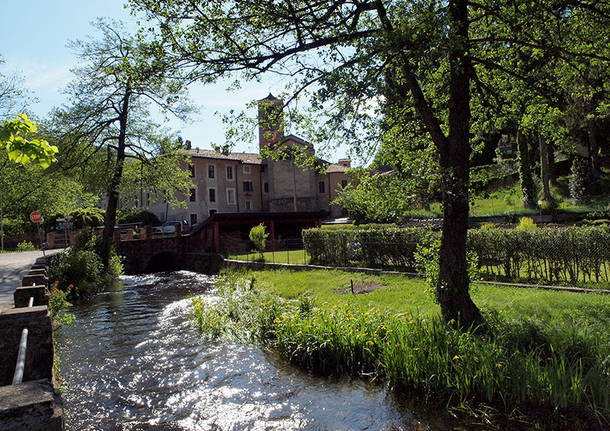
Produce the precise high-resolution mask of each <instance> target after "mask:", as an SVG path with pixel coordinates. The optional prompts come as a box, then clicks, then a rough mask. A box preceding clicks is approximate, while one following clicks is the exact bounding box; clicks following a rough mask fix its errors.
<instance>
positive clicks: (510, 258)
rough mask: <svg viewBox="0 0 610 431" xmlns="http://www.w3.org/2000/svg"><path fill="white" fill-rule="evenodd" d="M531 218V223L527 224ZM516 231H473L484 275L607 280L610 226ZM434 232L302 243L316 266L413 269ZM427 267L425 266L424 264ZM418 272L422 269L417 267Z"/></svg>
mask: <svg viewBox="0 0 610 431" xmlns="http://www.w3.org/2000/svg"><path fill="white" fill-rule="evenodd" d="M528 220H529V221H528ZM520 226H521V228H519V229H504V228H495V229H488V230H487V229H485V230H484V229H471V230H469V231H468V242H467V247H468V251H469V252H470V253H472V258H473V259H474V256H475V255H476V256H477V258H478V262H479V263H478V267H479V268H480V269H481V271H482V272H483V273H486V274H487V276H488V277H492V278H496V277H505V278H508V279H513V280H514V279H528V280H535V281H536V282H538V281H543V282H555V281H561V282H568V283H581V282H596V283H598V282H600V281H605V282H608V281H610V280H609V274H610V271H609V265H610V228H608V227H607V226H591V227H566V228H560V229H558V228H538V227H537V226H536V225H535V224H534V223H533V221H532V220H531V219H526V220H525V221H524V219H522V221H521V222H520ZM439 237H440V235H439V234H438V233H437V232H430V231H429V230H426V229H421V228H408V229H397V228H387V229H368V230H357V229H350V230H340V229H333V230H330V229H308V230H304V231H303V244H304V246H305V250H306V251H307V253H308V254H309V255H310V256H311V262H312V263H314V264H322V265H330V266H367V267H371V268H397V269H401V270H407V271H409V270H414V269H415V268H416V261H415V252H416V250H417V246H418V244H422V243H423V240H424V239H425V238H428V239H429V238H439ZM424 266H425V265H424ZM420 268H423V267H422V266H421V265H420Z"/></svg>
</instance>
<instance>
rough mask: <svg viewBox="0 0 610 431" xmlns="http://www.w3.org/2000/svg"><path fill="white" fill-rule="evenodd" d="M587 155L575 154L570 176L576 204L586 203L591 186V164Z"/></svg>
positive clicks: (571, 189)
mask: <svg viewBox="0 0 610 431" xmlns="http://www.w3.org/2000/svg"><path fill="white" fill-rule="evenodd" d="M589 163H590V162H589V160H588V159H587V158H586V157H581V156H578V155H577V156H575V157H574V160H573V161H572V176H571V177H570V183H569V186H570V196H572V199H573V200H574V204H575V205H579V204H583V203H586V200H587V196H588V195H589V194H590V188H591V182H592V179H591V166H590V164H589Z"/></svg>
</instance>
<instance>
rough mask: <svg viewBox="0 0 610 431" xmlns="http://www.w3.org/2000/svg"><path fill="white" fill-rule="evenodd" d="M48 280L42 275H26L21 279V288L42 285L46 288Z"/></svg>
mask: <svg viewBox="0 0 610 431" xmlns="http://www.w3.org/2000/svg"><path fill="white" fill-rule="evenodd" d="M48 282H49V280H48V279H47V276H46V275H44V274H27V275H25V276H23V278H22V279H21V285H22V286H32V285H34V284H36V285H39V284H40V285H43V286H46V285H47V283H48Z"/></svg>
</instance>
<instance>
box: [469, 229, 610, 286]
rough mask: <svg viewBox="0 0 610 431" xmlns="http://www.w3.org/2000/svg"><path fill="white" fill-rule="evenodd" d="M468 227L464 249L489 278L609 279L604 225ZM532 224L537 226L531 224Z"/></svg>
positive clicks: (608, 237) (609, 237)
mask: <svg viewBox="0 0 610 431" xmlns="http://www.w3.org/2000/svg"><path fill="white" fill-rule="evenodd" d="M524 226H527V227H528V228H526V229H523V230H517V229H494V230H491V231H481V230H477V229H474V230H470V231H469V232H468V249H469V250H472V251H474V252H475V253H476V254H477V256H479V259H480V265H481V270H482V271H484V272H485V273H486V274H487V276H488V277H495V276H502V277H505V278H508V279H512V280H516V279H519V278H522V279H527V280H532V281H535V282H562V283H566V282H568V283H573V284H576V283H583V282H587V281H588V282H593V283H599V282H608V281H610V280H609V278H608V274H609V272H608V268H609V265H608V264H609V263H610V251H609V250H610V229H609V228H608V227H603V226H601V227H566V228H532V224H531V223H529V222H525V224H524ZM533 226H535V225H533Z"/></svg>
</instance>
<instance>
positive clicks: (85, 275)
mask: <svg viewBox="0 0 610 431" xmlns="http://www.w3.org/2000/svg"><path fill="white" fill-rule="evenodd" d="M49 278H50V279H51V280H54V281H55V282H56V284H57V288H58V289H60V290H62V291H68V290H69V291H70V294H69V296H70V298H71V299H78V298H83V297H87V296H91V295H93V294H95V293H98V292H100V291H101V290H102V289H103V287H104V281H105V277H104V265H102V260H101V259H100V257H99V256H98V255H97V254H96V253H95V252H94V251H91V250H78V249H76V248H74V249H70V250H69V251H67V252H63V253H60V254H58V255H55V256H54V258H53V260H52V262H51V265H50V267H49Z"/></svg>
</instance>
